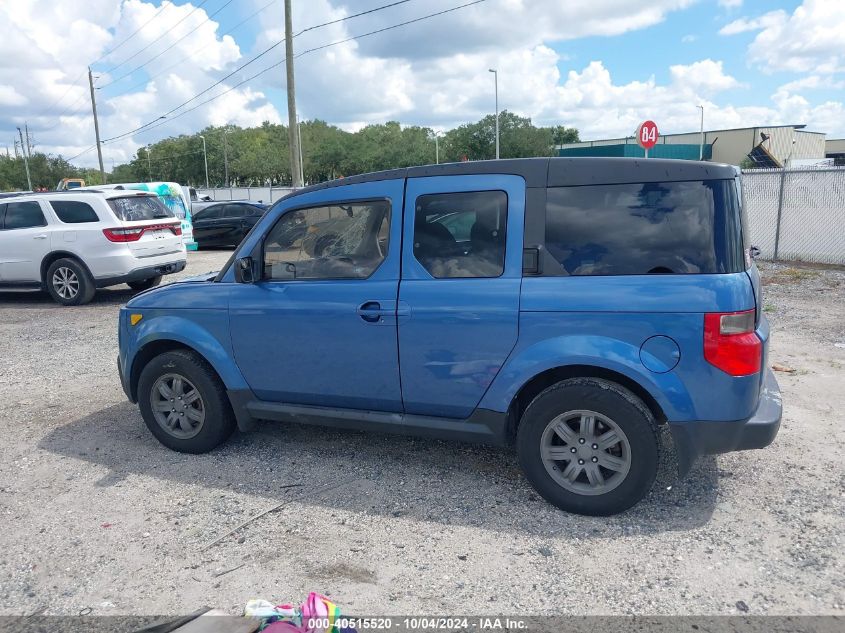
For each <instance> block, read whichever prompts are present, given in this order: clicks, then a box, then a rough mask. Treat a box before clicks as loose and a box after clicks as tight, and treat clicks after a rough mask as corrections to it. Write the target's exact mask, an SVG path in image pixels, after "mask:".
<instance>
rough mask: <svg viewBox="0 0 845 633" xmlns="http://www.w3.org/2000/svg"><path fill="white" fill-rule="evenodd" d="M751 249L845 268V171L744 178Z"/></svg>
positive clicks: (235, 192)
mask: <svg viewBox="0 0 845 633" xmlns="http://www.w3.org/2000/svg"><path fill="white" fill-rule="evenodd" d="M742 188H743V196H744V198H745V207H746V210H747V213H748V219H749V224H750V226H749V234H750V236H751V243H752V244H753V245H754V246H756V247H757V248H759V249H760V257H761V258H762V259H782V260H795V261H804V262H815V263H821V264H842V265H845V168H842V167H832V168H831V167H827V168H797V169H785V170H784V169H752V170H745V171H743V172H742ZM291 191H293V189H292V188H291V187H224V188H216V189H198V190H197V192H198V193H199V195H201V196H209V197H210V198H211V199H212V200H252V201H255V202H259V201H260V202H263V203H264V204H272V203H274V202H276V201H277V200H279V199H280V198H282V197H284V196H286V195H287V194H289V193H290V192H291Z"/></svg>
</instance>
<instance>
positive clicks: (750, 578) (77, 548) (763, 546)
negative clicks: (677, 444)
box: [0, 251, 845, 615]
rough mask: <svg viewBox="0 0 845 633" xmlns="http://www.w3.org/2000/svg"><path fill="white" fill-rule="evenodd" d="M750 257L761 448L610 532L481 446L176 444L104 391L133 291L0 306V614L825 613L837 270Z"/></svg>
mask: <svg viewBox="0 0 845 633" xmlns="http://www.w3.org/2000/svg"><path fill="white" fill-rule="evenodd" d="M227 256H228V253H227V252H223V251H212V252H201V253H192V254H191V255H190V258H189V266H188V268H187V270H186V271H185V273H184V274H186V275H193V274H198V273H201V272H205V271H206V270H213V269H215V268H217V267H219V266H220V265H221V263H222V262H223V261H225V259H226V257H227ZM762 267H763V268H764V276H765V280H766V306H765V309H766V311H767V313H768V315H769V318H770V319H771V321H772V327H773V330H774V338H773V342H772V347H771V361H772V362H773V363H778V364H781V365H784V366H786V367H787V368H790V369H792V370H794V371H792V372H780V373H779V374H778V378H779V381H780V384H781V387H782V390H783V399H784V404H785V412H784V422H783V427H782V430H781V433H780V435H779V436H778V438H777V440H776V442H775V444H774V445H772V446H771V447H769V448H768V449H766V450H762V451H750V452H745V453H735V454H730V455H724V456H719V457H715V458H707V459H705V460H703V461H702V462H700V463H699V464H698V466H697V468H696V469H695V470H694V472H693V473H692V474H691V475H690V476H689V477H688V478H687V479H686V480H684V481H683V482H672V481H671V479H670V478H667V477H664V481H662V482H661V484H660V485H659V486H657V487H656V489H655V490H654V492H653V493H652V494H651V495H650V496H649V497H648V498H647V499H646V500H645V501H644V502H643V503H641V504H639V505H638V506H637V507H635V508H634V509H632V510H630V511H628V512H626V513H625V514H623V515H621V516H617V517H612V518H609V519H593V518H586V517H578V516H573V515H568V514H565V513H562V512H559V511H557V510H555V509H554V508H552V507H551V506H549V505H548V504H546V503H545V502H544V501H543V500H541V499H540V498H539V497H537V496H536V495H535V494H533V492H532V491H531V488H530V487H529V485H528V484H527V483H526V481H525V480H524V478H523V477H522V475H521V474H520V471H519V469H518V467H517V465H516V462H515V458H514V456H513V455H512V454H510V453H509V452H507V451H504V450H500V449H495V448H484V447H473V446H468V445H461V444H453V443H446V442H439V441H431V440H419V439H407V438H399V437H381V436H375V435H368V434H364V433H355V432H344V431H338V430H330V429H321V428H315V427H301V426H291V425H281V424H275V425H274V424H269V423H268V424H264V425H262V426H261V427H260V428H259V430H258V431H257V432H254V433H251V434H247V435H238V436H236V437H234V438H233V440H232V441H231V442H229V443H228V444H227V445H225V446H224V447H223V448H222V449H219V450H217V451H215V452H214V453H212V454H209V455H202V456H185V455H180V454H177V453H173V452H170V451H168V450H167V449H165V448H164V447H162V446H161V445H159V444H158V442H156V441H155V440H154V439H153V437H152V436H151V435H150V433H149V432H148V431H147V429H146V428H145V427H144V425H143V422H142V421H141V417H140V415H139V413H138V411H137V409H136V407H134V406H133V405H131V404H129V403H128V402H126V400H125V398H124V395H123V392H122V391H121V388H120V385H119V382H118V377H117V370H116V367H115V357H116V355H117V335H116V331H115V323H116V316H117V312H118V308H119V306H120V305H121V304H123V303H125V302H126V300H127V299H128V298H129V297H130V296H131V293H130V291H129V290H128V288H126V287H124V289H115V290H109V291H102V292H100V293H98V295H97V297H96V298H95V300H94V302H93V303H92V304H90V305H88V306H84V307H80V308H73V309H68V308H61V307H59V306H57V305H55V304H53V303H52V302H51V301H50V300H49V299H48V298H47V297H46V296H40V295H20V294H0V421H2V424H0V513H2V517H3V521H2V526H3V533H2V536H0V614H21V613H31V612H34V611H36V610H38V609H40V608H46V613H49V614H76V613H79V612H80V610H82V609H89V608H90V609H91V610H92V612H93V613H94V614H127V613H142V614H152V613H162V614H164V613H186V612H189V611H192V610H193V609H195V608H197V607H198V606H201V605H209V606H216V607H220V608H223V609H225V610H228V611H230V612H231V613H240V611H241V610H242V608H243V605H244V604H245V602H246V601H247V600H248V599H250V598H255V597H263V598H267V599H271V600H278V601H296V600H300V599H302V598H304V596H305V595H306V593H307V592H308V591H310V590H317V591H321V592H323V593H325V594H328V595H330V596H331V597H332V598H333V599H334V600H335V601H336V602H337V603H338V604H339V605H340V606H341V608H342V609H343V610H344V612H345V613H357V614H423V613H425V614H456V613H467V612H470V613H477V614H489V613H497V614H502V613H510V614H535V613H536V614H556V613H569V614H626V613H637V614H735V613H746V612H747V613H751V614H755V613H757V614H759V613H768V614H840V615H841V614H842V612H843V605H845V570H843V561H844V560H845V556H843V551H845V548H843V527H845V503H843V501H844V500H845V496H844V495H845V493H843V490H845V476H843V463H844V462H843V453H844V451H843V441H845V426H843V418H842V415H841V411H843V410H845V390H843V385H845V300H843V299H844V298H845V272H843V271H838V270H819V269H814V268H804V267H802V268H795V267H789V266H782V265H773V264H764V265H763V266H762ZM837 412H840V413H837ZM289 484H305V486H306V488H305V489H302V488H286V487H285V486H287V485H289ZM671 484H674V485H671ZM331 486H336V487H333V488H332V487H331ZM324 488H325V489H324ZM279 504H281V507H280V508H279V509H278V510H277V511H274V512H272V513H269V514H267V515H265V516H263V517H261V518H259V519H257V520H255V521H253V522H251V523H250V524H249V525H248V526H247V527H245V528H243V529H241V530H239V531H237V532H236V533H234V534H233V535H231V536H228V537H226V538H224V539H223V540H222V541H220V542H219V543H218V544H215V545H211V546H208V544H209V543H211V542H212V541H214V540H215V539H217V538H218V537H219V536H222V535H224V534H226V533H227V532H228V531H229V530H231V529H232V528H235V527H236V526H237V525H238V524H240V523H241V522H243V521H245V520H246V519H248V518H249V517H251V516H253V515H255V514H258V513H260V512H262V511H264V510H267V509H269V508H273V507H274V506H277V505H279Z"/></svg>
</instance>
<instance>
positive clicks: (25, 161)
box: [18, 128, 32, 191]
mask: <svg viewBox="0 0 845 633" xmlns="http://www.w3.org/2000/svg"><path fill="white" fill-rule="evenodd" d="M18 134H19V135H20V137H21V154H23V164H24V166H25V167H26V184H27V186H28V187H29V190H30V191H32V178H30V177H29V158H28V157H27V155H26V145H24V143H23V132H21V129H20V128H18Z"/></svg>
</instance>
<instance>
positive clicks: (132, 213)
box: [108, 196, 176, 222]
mask: <svg viewBox="0 0 845 633" xmlns="http://www.w3.org/2000/svg"><path fill="white" fill-rule="evenodd" d="M108 203H109V206H110V207H111V209H112V211H114V214H115V215H116V216H117V217H118V218H119V219H120V220H122V221H124V222H140V221H142V220H161V219H164V218H173V217H176V216H174V215H173V213H172V212H171V211H170V209H168V208H167V207H166V206H165V205H164V203H163V202H162V201H161V200H159V199H158V198H157V197H155V196H131V197H130V196H127V197H126V198H111V199H110V200H109V201H108Z"/></svg>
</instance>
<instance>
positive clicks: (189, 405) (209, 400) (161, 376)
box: [138, 350, 235, 453]
mask: <svg viewBox="0 0 845 633" xmlns="http://www.w3.org/2000/svg"><path fill="white" fill-rule="evenodd" d="M138 406H139V407H140V409H141V415H142V416H143V418H144V422H145V423H146V425H147V428H149V429H150V431H151V432H152V434H153V435H155V436H156V438H157V439H158V440H159V441H160V442H161V443H162V444H164V445H165V446H167V447H168V448H170V449H172V450H174V451H179V452H180V453H206V452H208V451H210V450H212V449H214V448H215V447H217V446H218V445H220V444H222V443H223V442H224V441H226V440H227V439H228V438H229V436H230V435H231V434H232V432H233V431H234V430H235V416H234V414H233V412H232V407H231V405H230V404H229V399H228V398H227V396H226V390H225V387H224V385H223V383H222V381H221V380H220V378H219V377H218V376H217V374H216V373H215V371H214V369H212V368H211V366H210V365H209V364H208V363H207V362H206V361H205V359H203V358H202V357H201V356H199V355H197V354H195V353H194V352H190V351H187V350H177V351H173V352H166V353H164V354H161V355H159V356H156V357H155V358H153V359H152V360H151V361H150V362H149V363H147V365H146V366H145V367H144V369H143V371H142V372H141V376H140V378H139V380H138Z"/></svg>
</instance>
